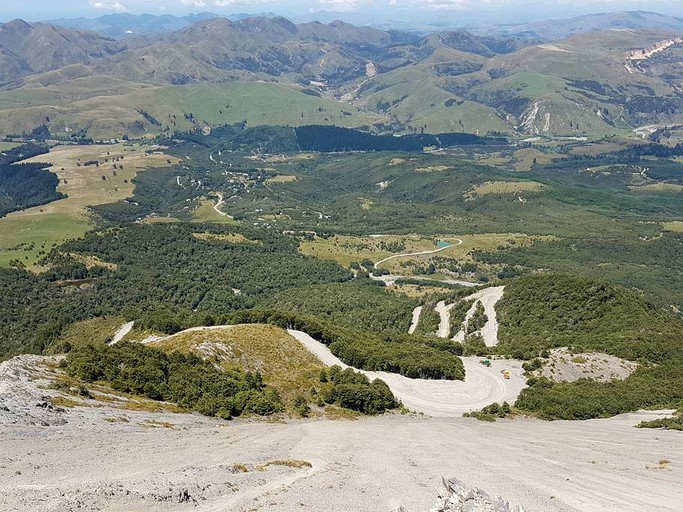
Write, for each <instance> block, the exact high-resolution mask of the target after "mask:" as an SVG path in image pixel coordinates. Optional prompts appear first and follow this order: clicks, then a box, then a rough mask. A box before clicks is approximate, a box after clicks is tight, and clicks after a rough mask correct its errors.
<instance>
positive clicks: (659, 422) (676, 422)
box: [637, 409, 683, 431]
mask: <svg viewBox="0 0 683 512" xmlns="http://www.w3.org/2000/svg"><path fill="white" fill-rule="evenodd" d="M637 427H638V428H662V429H665V430H682V431H683V409H678V410H677V411H676V412H675V413H674V415H673V416H671V417H668V418H659V419H656V420H652V421H641V422H640V423H638V425H637Z"/></svg>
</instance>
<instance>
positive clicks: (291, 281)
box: [0, 224, 464, 378]
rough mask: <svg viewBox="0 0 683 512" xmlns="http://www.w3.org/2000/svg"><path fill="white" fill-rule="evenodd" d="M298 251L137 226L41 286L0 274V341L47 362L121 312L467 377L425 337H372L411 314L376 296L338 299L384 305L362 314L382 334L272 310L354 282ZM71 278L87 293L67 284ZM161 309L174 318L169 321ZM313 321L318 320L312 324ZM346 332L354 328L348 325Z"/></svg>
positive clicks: (356, 361)
mask: <svg viewBox="0 0 683 512" xmlns="http://www.w3.org/2000/svg"><path fill="white" fill-rule="evenodd" d="M297 248H298V242H297V240H296V239H294V238H291V237H286V236H283V235H278V234H275V233H273V232H271V231H265V230H258V229H253V228H251V229H250V228H243V227H239V228H238V227H221V226H216V225H211V226H207V225H198V224H166V225H164V224H156V225H141V224H136V225H129V226H126V227H123V228H112V229H109V230H107V231H104V232H91V233H89V234H88V235H86V236H85V237H84V238H83V239H80V240H74V241H71V242H67V243H66V244H64V245H63V246H62V247H61V248H59V249H58V250H53V251H52V252H51V253H50V254H49V255H48V256H47V257H46V258H45V259H44V260H43V264H45V265H49V266H50V267H51V269H50V271H49V272H46V273H44V274H43V275H41V276H35V275H33V274H30V273H28V272H24V271H19V270H6V271H2V272H0V280H1V281H2V282H3V283H2V284H6V286H7V289H10V290H12V291H13V292H14V295H4V296H2V297H0V325H1V326H2V328H3V332H6V333H7V336H6V337H4V338H3V339H2V340H1V341H0V348H1V351H0V357H2V358H6V357H9V356H11V355H14V354H16V353H20V352H26V351H28V352H40V351H42V350H43V349H45V348H46V347H47V346H48V345H50V344H51V343H53V342H55V341H56V340H57V339H58V338H59V335H60V333H61V332H62V331H63V329H64V328H65V327H67V326H68V325H70V324H71V323H73V322H75V321H78V320H84V319H88V318H93V317H97V316H102V315H107V314H123V315H124V316H126V317H129V318H132V319H140V320H141V325H147V326H148V327H149V328H152V329H155V330H159V331H162V332H169V333H172V332H176V331H177V330H180V329H181V328H185V327H192V326H195V325H212V324H214V323H271V324H274V325H278V326H281V327H292V326H299V328H301V329H302V330H304V331H306V332H309V333H318V334H319V335H320V338H319V339H321V341H323V342H325V343H328V344H329V345H330V349H331V350H332V352H333V353H335V354H336V355H337V356H338V357H339V358H340V359H342V360H343V361H345V362H346V363H347V364H349V365H351V366H356V367H358V368H365V369H370V370H386V371H391V372H397V373H402V374H405V375H410V376H415V377H418V376H419V377H425V378H462V377H463V376H464V371H463V367H462V363H461V361H460V360H459V359H458V358H457V356H456V355H455V354H454V353H453V352H452V351H448V350H442V348H441V347H438V346H432V345H430V344H429V343H426V342H423V340H422V339H421V338H419V337H418V338H414V337H407V336H406V335H403V336H402V335H399V334H398V331H396V330H394V334H393V335H392V334H390V333H391V331H389V333H388V334H386V335H379V334H376V333H377V332H381V330H382V325H392V324H393V325H396V326H398V325H400V322H403V321H405V320H404V319H400V320H399V318H398V316H399V313H400V312H401V311H404V307H405V304H406V302H405V301H403V302H402V301H401V300H400V299H396V300H394V301H392V299H391V296H389V295H387V294H386V292H384V291H383V290H381V289H379V288H377V287H376V286H373V285H370V284H365V285H363V284H361V285H358V286H355V285H354V286H351V285H350V284H349V285H347V286H342V287H340V288H338V289H337V291H338V293H339V296H346V297H348V301H349V304H353V305H354V308H355V310H356V311H358V310H359V308H361V307H362V303H359V302H355V301H356V300H357V299H358V298H360V297H374V298H375V299H374V300H375V301H376V303H377V305H378V307H380V308H384V309H385V310H386V312H384V313H381V312H380V315H379V317H378V319H379V322H380V323H377V321H376V320H373V318H372V316H371V315H369V314H368V313H365V317H364V318H366V320H365V321H366V322H368V323H369V324H372V325H373V326H374V327H375V329H376V330H370V331H365V330H362V329H359V328H358V327H359V326H358V325H357V324H354V327H355V329H352V328H350V327H348V328H344V327H343V326H340V325H336V324H334V323H332V322H331V320H333V319H334V318H336V319H339V318H340V317H339V316H336V317H335V316H329V317H326V316H325V315H324V314H320V312H319V311H316V310H313V309H311V307H310V303H309V306H308V307H303V306H302V309H303V314H304V315H302V314H301V313H302V311H301V310H299V309H298V306H297V303H291V302H287V300H285V298H284V297H285V296H283V297H281V298H280V299H275V300H274V301H272V300H271V299H270V297H271V295H273V294H277V292H282V291H284V290H289V289H294V290H296V289H302V288H304V287H308V288H309V292H308V293H310V290H311V288H310V287H313V289H314V290H315V286H320V290H321V291H322V290H324V289H325V287H324V286H323V285H322V283H343V282H344V281H348V280H350V279H351V278H352V276H351V274H350V273H349V272H347V271H346V270H344V269H343V268H341V267H340V266H338V265H337V264H336V263H333V262H329V261H323V260H318V259H315V258H311V257H307V256H303V255H301V254H299V252H298V251H297ZM67 253H78V254H82V255H88V256H94V257H96V258H98V259H99V260H100V261H102V262H107V263H109V264H113V265H116V270H107V269H105V268H103V267H102V266H95V267H91V268H87V267H85V265H84V264H83V263H80V262H78V261H76V260H74V259H73V258H71V257H70V256H68V254H67ZM74 279H77V280H79V281H78V283H77V284H80V283H85V284H87V286H86V287H85V288H83V287H77V286H76V285H72V284H70V282H71V281H72V280H74ZM326 286H330V288H329V292H328V297H329V298H330V302H328V306H327V307H328V308H334V303H333V297H335V296H337V294H336V293H335V292H334V290H335V287H334V286H333V285H331V284H329V285H326ZM275 296H276V297H277V295H275ZM292 297H295V295H294V296H292ZM343 302H344V301H343V300H342V303H343ZM407 304H412V303H411V302H410V301H408V302H407ZM161 305H165V306H167V307H170V308H172V309H171V310H170V312H169V310H168V309H167V308H165V307H163V306H161ZM257 306H261V307H262V308H263V307H264V306H266V307H272V306H277V307H279V308H282V309H284V310H285V311H290V312H292V311H293V312H296V313H297V314H278V313H277V312H276V311H275V310H272V309H271V310H270V312H266V313H263V312H261V313H259V312H258V311H256V312H253V313H250V312H249V311H244V310H246V309H248V308H254V307H257ZM192 311H196V312H195V313H192ZM230 312H232V314H231V313H230ZM316 313H317V314H319V315H320V320H318V319H317V318H315V317H313V316H311V315H312V314H316ZM183 314H184V315H185V317H186V318H185V319H183ZM306 314H308V315H309V316H305V315H306ZM212 315H213V316H212ZM221 315H222V316H221ZM373 322H374V323H373ZM397 322H399V323H397ZM346 324H347V325H348V326H350V325H351V324H352V321H351V317H347V320H346Z"/></svg>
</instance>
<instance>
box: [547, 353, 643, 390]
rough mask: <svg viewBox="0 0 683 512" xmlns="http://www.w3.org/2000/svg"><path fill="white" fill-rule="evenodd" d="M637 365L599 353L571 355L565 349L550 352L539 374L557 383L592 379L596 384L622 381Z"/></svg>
mask: <svg viewBox="0 0 683 512" xmlns="http://www.w3.org/2000/svg"><path fill="white" fill-rule="evenodd" d="M636 368H638V365H637V364H636V363H633V362H631V361H627V360H626V359H621V358H619V357H616V356H612V355H609V354H602V353H599V352H591V353H581V354H572V353H570V352H569V351H568V350H567V349H566V348H558V349H555V350H552V351H551V352H550V357H549V358H548V360H547V362H546V364H545V365H544V366H543V368H542V369H540V370H538V372H539V374H540V375H542V376H544V377H547V378H549V379H550V380H554V381H557V382H574V381H577V380H579V379H594V380H596V381H598V382H609V381H612V380H624V379H625V378H626V377H628V376H629V375H631V374H632V373H633V372H634V371H635V370H636Z"/></svg>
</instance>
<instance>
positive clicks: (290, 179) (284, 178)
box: [266, 174, 299, 185]
mask: <svg viewBox="0 0 683 512" xmlns="http://www.w3.org/2000/svg"><path fill="white" fill-rule="evenodd" d="M298 179H299V178H297V177H296V176H291V175H288V174H278V175H277V176H273V177H272V178H268V179H267V180H266V185H282V184H283V183H294V182H295V181H297V180H298Z"/></svg>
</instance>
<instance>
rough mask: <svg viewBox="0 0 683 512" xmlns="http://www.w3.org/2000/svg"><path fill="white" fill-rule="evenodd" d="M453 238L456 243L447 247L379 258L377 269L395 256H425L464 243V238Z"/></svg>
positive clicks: (376, 264)
mask: <svg viewBox="0 0 683 512" xmlns="http://www.w3.org/2000/svg"><path fill="white" fill-rule="evenodd" d="M452 240H455V241H456V243H454V244H450V245H447V246H445V247H439V248H438V249H434V250H431V251H419V252H409V253H405V254H394V255H393V256H389V257H387V258H384V259H383V260H379V261H378V262H377V263H375V268H376V269H377V268H379V266H380V265H381V264H382V263H384V262H386V261H389V260H393V259H395V258H408V257H410V256H424V255H427V254H436V253H437V252H441V251H444V250H446V249H448V248H449V247H453V246H454V245H460V244H462V240H460V239H459V238H453V239H452Z"/></svg>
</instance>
